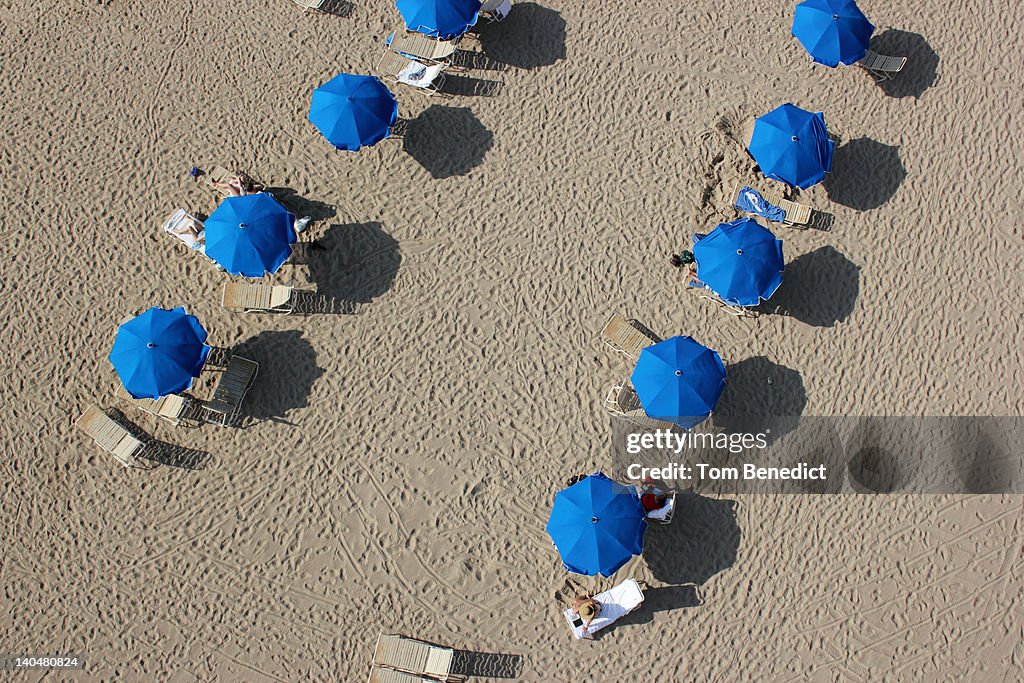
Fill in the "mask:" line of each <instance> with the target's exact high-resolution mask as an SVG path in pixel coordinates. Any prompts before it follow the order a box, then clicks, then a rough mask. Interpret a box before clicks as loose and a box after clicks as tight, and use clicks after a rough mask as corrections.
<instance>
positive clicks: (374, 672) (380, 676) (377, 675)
mask: <svg viewBox="0 0 1024 683" xmlns="http://www.w3.org/2000/svg"><path fill="white" fill-rule="evenodd" d="M369 683H437V679H436V678H424V677H423V676H419V675H417V674H409V673H406V672H404V671H398V670H397V669H385V668H383V667H379V666H375V667H373V668H372V669H370V680H369Z"/></svg>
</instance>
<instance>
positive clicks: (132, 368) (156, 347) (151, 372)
mask: <svg viewBox="0 0 1024 683" xmlns="http://www.w3.org/2000/svg"><path fill="white" fill-rule="evenodd" d="M205 341H206V330H204V329H203V326H202V325H200V324H199V321H198V320H197V319H196V317H195V316H192V315H188V314H187V313H185V309H184V308H172V309H170V310H168V309H165V308H157V307H153V308H151V309H149V310H148V311H146V312H145V313H142V314H141V315H138V316H136V317H134V318H132V319H131V320H129V321H128V322H125V323H123V324H122V325H121V326H120V327H118V328H117V336H116V337H115V338H114V347H113V348H112V349H111V350H110V355H109V356H107V358H109V359H110V362H111V363H112V364H113V366H114V370H115V371H116V372H117V376H118V377H119V378H120V379H121V384H123V385H124V388H125V389H126V390H127V391H128V393H129V394H131V395H132V396H134V397H135V398H153V399H156V398H160V397H161V396H166V395H168V394H176V393H178V392H179V391H184V390H185V389H188V388H189V387H190V386H192V378H193V377H198V376H199V372H200V371H201V370H202V369H203V364H204V363H206V357H207V356H208V355H209V353H210V347H209V346H207V345H206V344H205V343H204V342H205Z"/></svg>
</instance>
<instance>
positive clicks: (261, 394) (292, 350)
mask: <svg viewBox="0 0 1024 683" xmlns="http://www.w3.org/2000/svg"><path fill="white" fill-rule="evenodd" d="M234 352H235V353H236V354H238V355H239V356H243V357H245V358H251V359H252V360H254V361H256V362H258V363H259V364H260V369H259V372H258V373H257V375H256V379H255V381H254V382H253V385H252V387H251V388H250V389H249V391H248V392H247V393H246V395H245V399H244V400H243V401H242V408H241V412H242V414H244V415H245V416H247V417H249V418H252V419H255V420H274V421H285V420H284V419H283V418H284V417H285V416H286V415H287V413H288V412H289V411H291V410H295V409H298V408H305V407H307V406H308V405H309V393H310V391H311V390H312V388H313V384H314V383H315V382H316V380H317V379H319V378H320V376H321V375H323V374H324V370H323V369H322V368H320V367H319V366H318V365H317V364H316V358H317V354H316V350H315V349H314V348H313V345H312V344H310V343H309V342H308V341H307V340H306V339H304V338H303V337H302V331H301V330H285V331H269V330H268V331H264V332H260V333H259V334H257V335H256V336H255V337H252V338H250V339H247V340H246V341H244V342H242V343H241V344H238V345H237V346H235V348H234Z"/></svg>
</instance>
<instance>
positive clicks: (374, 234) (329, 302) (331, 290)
mask: <svg viewBox="0 0 1024 683" xmlns="http://www.w3.org/2000/svg"><path fill="white" fill-rule="evenodd" d="M317 243H318V244H319V245H320V246H321V247H322V249H320V250H319V251H318V252H317V254H316V256H315V257H314V258H311V259H310V261H309V276H310V279H312V280H313V281H314V282H315V283H316V288H317V291H316V294H315V295H309V294H306V295H303V294H300V303H302V299H301V297H302V296H307V297H310V298H309V299H308V303H311V304H312V305H315V306H323V307H326V310H323V311H321V312H325V313H327V312H333V313H347V314H352V313H355V312H356V311H357V310H358V309H359V307H360V306H362V305H364V304H369V303H370V302H371V301H373V299H374V298H376V297H378V296H381V295H382V294H384V293H385V292H387V291H388V290H389V289H391V285H392V284H393V283H394V281H395V276H396V275H397V274H398V268H399V266H400V265H401V263H402V254H401V251H400V250H399V248H398V242H397V241H396V240H395V239H394V238H393V237H392V236H391V235H389V234H387V233H386V232H384V229H383V227H382V226H381V224H380V223H378V222H376V221H371V222H368V223H349V224H346V225H337V224H336V225H331V226H330V227H329V228H328V229H327V231H326V232H325V233H324V235H323V237H321V238H320V239H318V240H317Z"/></svg>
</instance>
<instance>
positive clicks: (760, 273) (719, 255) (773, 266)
mask: <svg viewBox="0 0 1024 683" xmlns="http://www.w3.org/2000/svg"><path fill="white" fill-rule="evenodd" d="M693 256H694V258H695V259H696V261H697V277H699V278H700V279H701V282H703V283H704V284H706V285H707V286H708V287H710V288H711V289H712V290H713V291H714V292H715V294H717V295H718V296H720V297H721V298H722V300H723V301H726V302H727V303H731V304H735V305H737V306H756V305H757V304H758V303H760V301H761V299H767V298H768V297H770V296H771V295H772V294H774V293H775V290H776V289H778V288H779V285H781V284H782V269H783V267H784V261H783V259H782V240H780V239H778V238H776V237H775V235H773V234H772V232H771V230H769V229H768V228H766V227H764V226H762V225H761V224H760V223H758V222H757V221H755V220H754V219H752V218H741V219H739V220H735V221H732V222H731V223H721V224H719V225H718V227H716V228H715V229H714V230H712V231H711V233H710V234H708V235H707V237H705V238H703V239H702V240H700V241H699V242H697V243H696V244H695V245H694V246H693Z"/></svg>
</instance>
